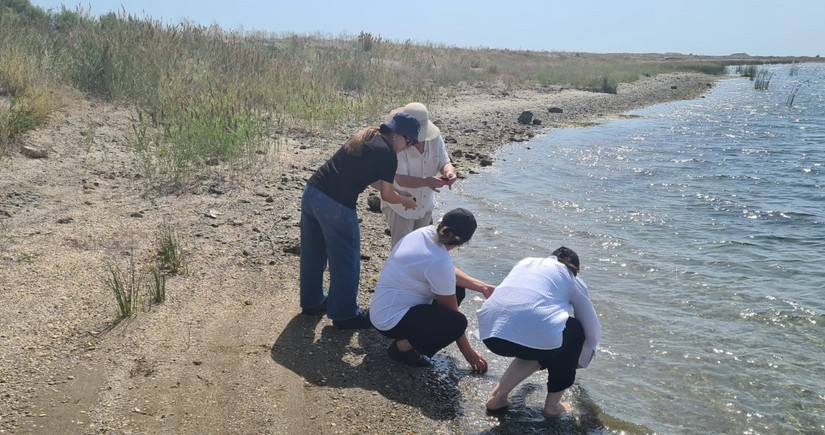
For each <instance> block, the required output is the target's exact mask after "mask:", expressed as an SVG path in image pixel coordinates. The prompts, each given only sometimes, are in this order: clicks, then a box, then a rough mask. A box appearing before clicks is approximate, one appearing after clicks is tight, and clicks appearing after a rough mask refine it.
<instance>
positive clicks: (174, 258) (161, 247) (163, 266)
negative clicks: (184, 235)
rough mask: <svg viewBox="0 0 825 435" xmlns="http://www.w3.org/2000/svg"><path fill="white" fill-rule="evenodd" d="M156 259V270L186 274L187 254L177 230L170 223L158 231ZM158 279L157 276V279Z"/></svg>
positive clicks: (173, 273)
mask: <svg viewBox="0 0 825 435" xmlns="http://www.w3.org/2000/svg"><path fill="white" fill-rule="evenodd" d="M156 244H157V249H156V252H155V254H156V259H157V262H158V267H156V268H153V271H154V272H158V273H164V274H171V275H185V274H186V273H187V262H186V254H185V253H184V252H183V249H182V248H181V245H180V241H179V240H178V235H177V232H176V231H175V230H174V229H173V228H172V227H171V226H169V225H163V226H162V227H161V228H160V230H158V233H157V241H156ZM155 280H156V281H157V277H156V279H155Z"/></svg>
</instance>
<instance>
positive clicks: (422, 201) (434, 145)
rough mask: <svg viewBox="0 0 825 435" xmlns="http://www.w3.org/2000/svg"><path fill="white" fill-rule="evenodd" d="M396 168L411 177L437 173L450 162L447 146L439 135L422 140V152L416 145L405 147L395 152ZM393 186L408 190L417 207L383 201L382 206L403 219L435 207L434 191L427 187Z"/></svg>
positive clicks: (414, 216) (417, 216)
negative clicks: (408, 207) (410, 207)
mask: <svg viewBox="0 0 825 435" xmlns="http://www.w3.org/2000/svg"><path fill="white" fill-rule="evenodd" d="M397 156H398V169H396V170H395V173H396V174H401V175H410V176H413V177H422V178H426V177H432V176H434V175H438V173H439V171H441V168H443V167H444V165H446V164H447V163H450V157H449V156H448V155H447V147H446V146H445V145H444V138H442V137H441V136H440V135H439V136H438V137H436V138H435V139H430V140H428V141H425V142H424V152H423V153H421V152H418V149H417V148H416V147H407V148H405V149H404V150H403V151H401V152H400V153H398V154H397ZM395 188H396V189H398V190H403V191H405V192H409V193H410V194H411V195H412V196H413V197H414V198H415V202H416V203H417V204H418V207H416V208H414V209H411V210H407V209H405V208H404V206H403V205H402V204H390V203H387V202H384V203H383V204H382V206H383V207H390V208H391V209H392V210H393V211H394V212H396V213H397V214H398V215H399V216H401V217H403V218H405V219H421V218H423V217H424V215H425V214H427V212H430V211H432V210H433V208H434V207H435V191H433V190H432V189H430V188H429V187H426V186H425V187H416V188H412V187H403V186H400V185H399V184H398V183H395Z"/></svg>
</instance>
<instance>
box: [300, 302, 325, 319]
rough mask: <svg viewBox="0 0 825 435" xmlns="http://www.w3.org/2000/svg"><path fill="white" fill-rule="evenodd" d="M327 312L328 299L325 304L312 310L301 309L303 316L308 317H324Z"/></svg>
mask: <svg viewBox="0 0 825 435" xmlns="http://www.w3.org/2000/svg"><path fill="white" fill-rule="evenodd" d="M326 312H327V298H324V302H321V305H317V306H314V307H312V308H303V309H301V314H304V315H307V316H322V315H324V313H326Z"/></svg>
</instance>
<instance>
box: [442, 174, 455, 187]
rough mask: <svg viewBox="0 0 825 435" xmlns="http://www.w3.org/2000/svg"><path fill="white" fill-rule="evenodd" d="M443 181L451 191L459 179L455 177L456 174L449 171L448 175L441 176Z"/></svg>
mask: <svg viewBox="0 0 825 435" xmlns="http://www.w3.org/2000/svg"><path fill="white" fill-rule="evenodd" d="M441 179H442V180H444V184H446V185H447V187H448V188H450V190H452V188H453V183H455V182H456V180H458V177H457V176H456V175H455V172H452V171H449V172H447V173H446V174H444V175H442V176H441Z"/></svg>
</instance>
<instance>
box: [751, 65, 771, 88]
mask: <svg viewBox="0 0 825 435" xmlns="http://www.w3.org/2000/svg"><path fill="white" fill-rule="evenodd" d="M771 78H773V73H772V72H770V71H768V70H766V69H764V68H760V69H759V71H758V72H757V73H756V79H755V80H754V82H753V88H754V89H756V90H757V91H767V90H768V87H769V86H770V85H771Z"/></svg>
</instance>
